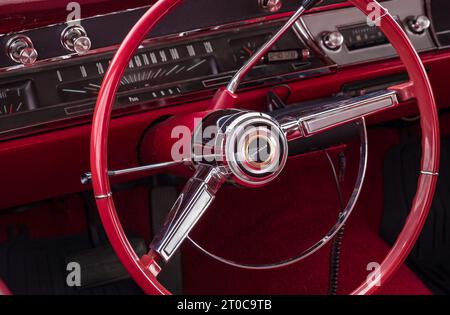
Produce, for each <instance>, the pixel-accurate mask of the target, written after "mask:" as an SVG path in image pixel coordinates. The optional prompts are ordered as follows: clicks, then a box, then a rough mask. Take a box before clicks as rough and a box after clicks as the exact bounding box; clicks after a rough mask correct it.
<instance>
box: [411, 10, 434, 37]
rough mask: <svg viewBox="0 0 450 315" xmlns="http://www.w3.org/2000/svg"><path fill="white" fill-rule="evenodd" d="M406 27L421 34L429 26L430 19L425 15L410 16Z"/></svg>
mask: <svg viewBox="0 0 450 315" xmlns="http://www.w3.org/2000/svg"><path fill="white" fill-rule="evenodd" d="M407 24H408V28H409V30H410V31H411V32H413V33H414V34H422V33H423V32H425V31H426V30H427V29H429V28H430V26H431V21H430V19H429V18H428V17H427V16H425V15H419V16H418V17H415V18H410V19H408V21H407Z"/></svg>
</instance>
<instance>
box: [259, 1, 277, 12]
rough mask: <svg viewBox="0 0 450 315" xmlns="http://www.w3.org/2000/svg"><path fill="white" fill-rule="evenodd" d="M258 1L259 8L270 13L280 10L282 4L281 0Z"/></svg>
mask: <svg viewBox="0 0 450 315" xmlns="http://www.w3.org/2000/svg"><path fill="white" fill-rule="evenodd" d="M258 3H259V6H260V7H261V9H263V10H264V11H267V12H271V13H275V12H278V11H280V9H281V7H282V6H283V2H282V1H281V0H258Z"/></svg>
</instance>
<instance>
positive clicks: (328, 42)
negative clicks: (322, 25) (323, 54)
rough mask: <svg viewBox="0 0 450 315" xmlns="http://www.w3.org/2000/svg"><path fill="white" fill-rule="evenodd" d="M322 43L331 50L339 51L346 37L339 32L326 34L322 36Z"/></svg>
mask: <svg viewBox="0 0 450 315" xmlns="http://www.w3.org/2000/svg"><path fill="white" fill-rule="evenodd" d="M322 43H323V45H324V46H325V47H326V48H328V49H330V50H339V49H340V48H341V47H342V45H343V44H344V35H342V34H341V32H338V31H334V32H328V33H325V34H324V35H323V36H322Z"/></svg>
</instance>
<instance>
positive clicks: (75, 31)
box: [61, 25, 91, 55]
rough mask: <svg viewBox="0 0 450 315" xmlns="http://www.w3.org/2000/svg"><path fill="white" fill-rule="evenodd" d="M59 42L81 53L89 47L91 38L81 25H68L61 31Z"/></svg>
mask: <svg viewBox="0 0 450 315" xmlns="http://www.w3.org/2000/svg"><path fill="white" fill-rule="evenodd" d="M61 44H62V45H63V46H64V48H66V49H67V50H69V51H72V52H76V53H77V54H78V55H83V54H85V53H87V52H88V51H89V50H90V49H91V40H90V39H89V37H88V36H87V33H86V30H85V29H84V28H83V27H82V26H81V25H73V26H68V27H67V28H65V29H64V31H63V32H62V33H61Z"/></svg>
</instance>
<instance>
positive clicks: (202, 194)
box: [150, 164, 227, 262]
mask: <svg viewBox="0 0 450 315" xmlns="http://www.w3.org/2000/svg"><path fill="white" fill-rule="evenodd" d="M226 178H227V171H226V169H225V168H224V167H214V166H210V165H206V164H200V165H198V167H197V170H196V172H195V174H194V176H193V177H192V178H191V179H189V181H188V182H187V183H186V185H185V187H184V189H183V191H182V192H181V194H180V196H179V197H178V199H177V201H176V202H175V204H174V205H173V207H172V210H171V211H170V212H169V215H168V217H167V219H166V222H165V223H164V225H163V227H162V229H161V230H160V231H159V233H158V234H157V236H156V237H155V238H154V240H153V241H152V243H151V245H150V249H151V251H152V252H155V253H157V254H158V255H159V256H160V257H161V258H162V259H163V261H164V262H168V261H169V260H170V258H171V257H172V256H173V254H174V253H175V252H176V250H177V249H178V248H179V247H180V245H181V244H182V243H183V241H184V240H185V239H186V237H187V236H188V235H189V232H190V231H191V230H192V229H193V228H194V226H195V225H196V224H197V222H198V221H199V220H200V218H201V217H202V215H203V214H204V213H205V211H206V210H207V209H208V207H209V206H210V205H211V203H212V202H213V200H214V199H215V196H216V193H217V191H218V190H219V189H220V187H221V186H222V184H223V183H224V182H225V180H226Z"/></svg>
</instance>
